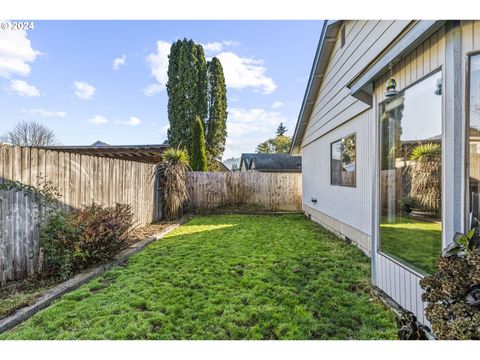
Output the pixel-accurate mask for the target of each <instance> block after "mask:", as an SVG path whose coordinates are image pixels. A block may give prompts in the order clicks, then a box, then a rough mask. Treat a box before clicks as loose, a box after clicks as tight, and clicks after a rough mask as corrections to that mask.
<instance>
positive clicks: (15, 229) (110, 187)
mask: <svg viewBox="0 0 480 360" xmlns="http://www.w3.org/2000/svg"><path fill="white" fill-rule="evenodd" d="M154 166H155V165H152V164H146V163H140V162H134V161H127V160H117V159H109V158H104V157H96V156H89V155H80V154H73V153H66V152H60V151H52V150H43V149H36V148H28V147H12V146H8V145H2V146H0V182H4V181H6V180H15V181H19V182H21V183H23V184H26V185H32V186H35V187H38V186H39V176H42V177H43V178H44V179H46V180H48V181H51V182H52V184H53V186H55V187H56V188H57V189H58V191H59V193H60V195H61V197H60V201H61V202H62V203H63V204H65V206H66V207H71V208H79V207H81V206H82V205H86V204H90V203H92V202H95V203H97V204H103V205H106V206H110V205H114V204H115V203H122V204H129V205H131V206H132V210H133V214H134V221H135V223H136V224H137V225H139V226H143V225H147V224H149V223H151V222H152V221H156V220H159V219H160V218H161V206H159V198H160V197H159V195H160V194H159V189H158V188H159V187H158V183H157V182H156V181H154V179H153V176H152V171H153V168H154ZM41 210H42V209H41V208H39V205H38V204H36V203H35V201H34V199H33V196H32V194H25V193H21V192H14V191H5V190H0V284H4V283H5V282H6V281H7V280H14V279H19V278H23V277H25V276H26V275H27V274H32V273H33V272H35V271H36V266H37V260H38V255H39V244H38V240H37V233H36V227H37V226H36V225H37V221H38V214H39V212H40V211H41Z"/></svg>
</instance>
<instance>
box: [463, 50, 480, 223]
mask: <svg viewBox="0 0 480 360" xmlns="http://www.w3.org/2000/svg"><path fill="white" fill-rule="evenodd" d="M475 56H480V50H475V51H471V52H468V53H466V55H465V65H466V66H465V91H464V93H465V101H464V106H465V108H464V111H465V128H464V134H465V137H464V154H465V158H464V162H463V168H464V171H465V173H464V194H463V200H464V209H463V210H464V211H463V215H464V216H463V219H464V224H463V225H464V228H465V229H467V231H468V230H469V229H470V228H471V226H472V224H471V222H470V221H469V220H470V209H471V207H472V204H471V202H470V95H471V92H470V88H471V75H472V58H473V57H475Z"/></svg>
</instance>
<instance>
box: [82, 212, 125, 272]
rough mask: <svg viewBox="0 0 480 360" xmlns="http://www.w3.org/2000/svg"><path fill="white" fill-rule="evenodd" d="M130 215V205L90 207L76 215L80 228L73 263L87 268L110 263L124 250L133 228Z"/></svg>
mask: <svg viewBox="0 0 480 360" xmlns="http://www.w3.org/2000/svg"><path fill="white" fill-rule="evenodd" d="M132 219H133V214H132V210H131V207H130V206H129V205H122V204H116V205H115V206H113V207H107V208H105V207H102V206H99V205H95V204H92V205H90V206H88V207H84V208H83V209H80V210H79V211H78V212H77V222H78V226H79V228H80V229H81V231H80V234H79V239H78V240H79V241H78V243H77V244H76V248H78V249H79V250H80V252H79V254H78V256H77V257H76V261H77V263H78V266H79V267H81V268H86V267H89V266H92V265H95V264H98V263H101V262H105V261H109V260H112V259H113V258H114V257H115V255H116V254H117V253H118V252H119V251H120V250H123V249H124V248H125V245H126V243H127V241H128V238H129V235H130V229H131V228H132V225H133V221H132Z"/></svg>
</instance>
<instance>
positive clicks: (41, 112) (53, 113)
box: [22, 109, 67, 117]
mask: <svg viewBox="0 0 480 360" xmlns="http://www.w3.org/2000/svg"><path fill="white" fill-rule="evenodd" d="M22 112H23V113H30V114H32V115H40V116H43V117H65V116H67V113H66V112H65V111H49V110H45V109H29V110H26V109H22Z"/></svg>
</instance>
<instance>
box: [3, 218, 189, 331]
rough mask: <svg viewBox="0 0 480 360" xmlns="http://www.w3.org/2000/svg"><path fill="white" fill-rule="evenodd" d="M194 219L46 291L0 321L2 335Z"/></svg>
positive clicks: (181, 221) (174, 226)
mask: <svg viewBox="0 0 480 360" xmlns="http://www.w3.org/2000/svg"><path fill="white" fill-rule="evenodd" d="M192 218H193V216H192V215H186V216H184V217H182V218H180V219H179V220H177V221H176V222H175V223H173V224H171V225H168V226H167V227H166V228H165V229H164V230H162V231H161V232H159V233H157V234H155V235H152V236H150V237H148V238H146V239H145V240H142V241H140V242H138V243H136V244H133V245H131V246H130V247H128V248H127V249H125V250H123V251H122V252H121V253H120V254H118V255H117V256H116V258H115V260H113V261H111V262H109V263H106V264H102V265H98V266H95V267H93V268H91V269H89V270H87V271H84V272H82V273H80V274H78V275H76V276H74V277H73V278H71V279H68V280H67V281H64V282H62V283H60V284H58V285H57V286H55V287H54V288H52V289H49V290H47V291H45V292H44V293H43V294H42V295H41V296H40V297H39V298H38V300H37V301H36V302H35V303H34V304H33V305H30V306H27V307H24V308H21V309H19V310H17V311H16V312H15V313H13V314H12V315H9V316H7V317H5V318H3V319H1V320H0V334H2V333H4V332H5V331H8V330H11V329H12V328H14V327H15V326H17V325H19V324H21V323H23V322H24V321H26V320H28V319H29V318H31V317H32V316H33V315H35V314H36V313H37V312H39V311H40V310H43V309H45V308H46V307H48V306H49V305H50V304H51V303H52V302H53V301H55V300H56V299H58V298H59V297H61V296H62V295H64V294H66V293H67V292H70V291H72V290H75V289H77V288H79V287H80V286H81V285H83V284H85V283H86V282H88V281H90V280H92V279H93V278H95V277H97V276H99V275H101V274H103V273H104V272H105V271H107V270H109V269H111V268H112V267H114V266H117V265H121V264H123V263H125V262H126V261H127V260H128V259H129V258H130V257H131V256H132V255H135V254H136V253H138V252H140V251H141V250H143V249H144V248H145V247H146V246H147V245H149V244H151V243H152V242H154V241H157V240H159V239H161V238H163V237H164V236H165V235H167V234H168V233H170V232H172V231H173V230H175V229H176V228H178V227H179V226H181V225H183V224H185V223H186V222H187V221H189V220H191V219H192Z"/></svg>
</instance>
